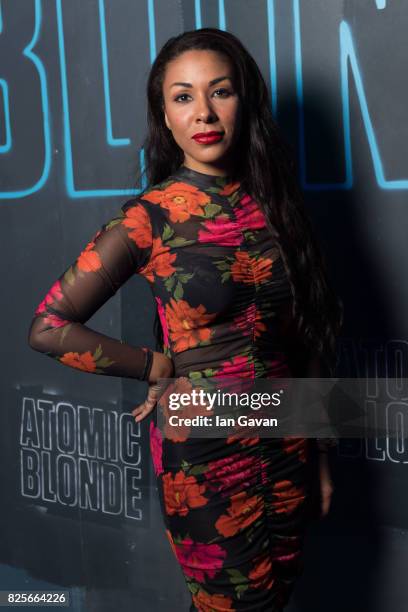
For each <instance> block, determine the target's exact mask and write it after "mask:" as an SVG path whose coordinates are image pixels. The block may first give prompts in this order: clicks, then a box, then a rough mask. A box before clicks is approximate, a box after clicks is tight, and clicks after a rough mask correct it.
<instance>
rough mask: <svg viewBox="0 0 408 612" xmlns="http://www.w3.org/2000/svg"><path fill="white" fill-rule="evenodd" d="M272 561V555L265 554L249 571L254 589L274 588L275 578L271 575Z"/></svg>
mask: <svg viewBox="0 0 408 612" xmlns="http://www.w3.org/2000/svg"><path fill="white" fill-rule="evenodd" d="M271 570H272V561H271V558H270V556H268V555H267V554H266V555H263V556H262V558H259V559H258V560H257V561H256V562H255V567H254V568H253V569H252V570H251V571H250V572H249V574H248V578H249V579H250V581H251V587H252V588H253V589H270V588H272V585H273V583H274V582H275V578H274V577H273V576H271Z"/></svg>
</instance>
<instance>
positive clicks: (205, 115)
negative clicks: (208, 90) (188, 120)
mask: <svg viewBox="0 0 408 612" xmlns="http://www.w3.org/2000/svg"><path fill="white" fill-rule="evenodd" d="M197 117H199V118H200V119H202V120H203V121H209V120H210V119H213V118H216V114H215V112H214V109H213V108H212V106H211V103H209V101H208V100H207V98H206V97H205V96H203V98H202V99H201V100H200V101H199V102H198V109H197Z"/></svg>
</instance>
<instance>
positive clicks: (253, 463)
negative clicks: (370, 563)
mask: <svg viewBox="0 0 408 612" xmlns="http://www.w3.org/2000/svg"><path fill="white" fill-rule="evenodd" d="M147 97H148V136H147V139H146V142H145V151H146V162H147V163H146V167H147V178H148V185H149V187H148V188H147V189H146V190H145V191H144V192H143V193H142V194H140V195H139V196H138V197H135V198H132V199H131V200H129V201H128V202H126V203H125V204H124V205H123V206H122V207H121V209H120V211H119V213H118V214H117V215H116V216H115V217H114V218H113V219H112V220H111V221H110V222H109V223H106V224H104V225H103V226H102V228H101V229H100V230H99V231H98V232H97V233H96V234H95V236H94V237H93V238H92V239H91V241H90V242H89V244H88V245H87V246H86V247H85V249H84V250H83V251H82V253H81V254H80V255H79V257H78V258H77V260H76V261H75V263H73V264H72V265H71V266H70V267H69V268H68V270H67V271H66V272H65V273H64V274H63V275H62V276H61V277H60V278H59V279H58V280H57V281H56V282H55V283H54V284H53V286H52V287H51V289H50V291H49V292H48V293H47V294H46V296H45V297H44V299H43V300H42V302H41V303H40V304H39V306H38V307H37V309H36V311H35V316H34V319H33V322H32V325H31V329H30V334H29V342H30V345H31V346H32V348H34V349H36V350H39V351H42V352H44V353H46V354H48V355H49V356H51V357H53V358H55V359H57V360H59V361H60V362H61V363H63V364H65V365H68V366H71V367H75V368H78V369H80V370H83V371H87V372H93V373H95V374H105V375H108V376H127V377H131V378H137V379H139V380H147V381H148V382H149V389H148V394H147V398H146V401H145V402H144V403H143V404H141V405H140V406H138V407H136V408H135V409H134V411H133V414H134V416H135V419H136V421H137V422H139V421H140V420H142V419H144V418H145V417H146V416H147V415H148V414H149V413H150V412H151V411H152V410H153V409H154V408H155V406H156V404H157V400H158V397H159V395H158V394H159V385H158V384H157V382H158V379H160V378H171V377H177V380H178V381H179V384H180V389H182V390H184V391H189V390H191V388H192V382H193V381H197V380H200V381H202V382H203V383H204V382H205V381H207V382H208V381H212V382H214V381H217V380H218V379H221V377H226V376H233V377H237V378H239V379H246V378H249V379H251V380H253V379H255V378H274V377H290V376H295V375H298V376H307V375H312V376H316V377H317V376H325V375H326V374H327V373H329V374H332V373H333V369H334V360H335V341H336V335H337V334H338V332H339V329H340V326H341V320H342V308H341V304H340V302H339V301H338V300H337V298H336V297H335V295H334V294H333V292H332V290H331V289H330V286H329V282H328V279H327V273H326V267H325V264H324V261H323V259H322V255H321V253H320V251H319V248H318V246H317V244H316V241H315V239H314V237H313V233H312V230H311V225H310V222H309V220H308V218H307V215H306V212H305V209H304V206H303V203H302V199H301V192H300V189H299V187H298V185H297V182H296V169H295V167H294V164H293V161H292V160H291V157H290V155H289V154H288V152H287V150H286V148H285V146H284V143H283V140H282V137H281V136H280V135H279V132H278V129H277V126H276V125H275V123H274V121H273V118H272V115H271V111H270V101H269V97H268V92H267V88H266V85H265V82H264V80H263V77H262V75H261V73H260V71H259V68H258V67H257V65H256V63H255V61H254V60H253V58H252V57H251V55H250V54H249V53H248V51H247V50H246V49H245V48H244V47H243V45H242V43H241V42H240V41H239V40H238V39H237V38H236V37H235V36H233V35H232V34H230V33H228V32H224V31H221V30H218V29H213V28H205V29H201V30H197V31H191V32H185V33H183V34H181V35H180V36H177V37H174V38H171V39H170V40H169V41H168V42H167V43H166V44H165V45H164V47H163V48H162V49H161V51H160V53H159V55H158V56H157V58H156V60H155V62H154V64H153V66H152V68H151V72H150V75H149V79H148V86H147ZM134 273H138V274H141V275H143V276H144V277H145V278H146V279H147V281H148V282H149V283H150V286H151V289H152V292H153V295H154V297H155V301H156V304H157V313H156V317H157V318H156V321H157V322H160V325H159V330H158V332H157V334H158V342H159V348H161V350H160V351H152V350H150V348H148V347H143V346H140V347H131V346H129V345H126V344H124V343H121V342H120V341H118V340H115V339H113V338H109V337H107V336H105V335H102V334H99V333H97V332H95V331H93V330H91V329H89V328H88V327H86V326H85V325H84V323H85V322H86V321H87V320H88V319H89V317H90V316H91V315H92V314H93V313H94V312H95V311H96V310H97V309H98V308H100V307H101V306H102V304H103V303H104V302H106V300H107V299H109V297H111V296H112V295H113V294H114V293H115V292H116V291H117V290H118V289H119V288H120V287H121V286H122V285H123V284H124V283H125V282H126V280H127V279H128V278H129V277H130V276H131V275H132V274H134ZM187 438H188V436H187V435H185V432H183V431H182V430H181V431H180V432H179V433H178V435H176V436H171V435H170V436H164V435H163V433H162V432H161V431H160V430H159V428H158V427H156V425H155V424H154V423H153V422H151V424H150V444H151V452H152V457H153V463H154V468H155V473H156V476H157V484H158V490H159V496H160V503H161V508H162V512H163V517H164V521H165V525H166V534H167V536H168V538H169V542H170V544H171V547H172V549H173V552H174V554H175V557H176V558H177V560H178V562H179V563H180V566H181V569H182V571H183V574H184V577H185V580H186V582H187V585H188V588H189V590H190V592H191V595H192V600H193V603H192V607H191V610H201V611H210V610H211V611H213V610H257V611H258V612H260V611H262V610H282V609H283V607H284V605H285V604H286V603H287V601H288V598H289V595H290V593H291V590H292V588H293V584H294V580H295V578H296V577H297V576H298V574H299V572H300V570H301V564H302V546H303V539H304V533H305V529H306V526H307V524H308V518H310V500H311V498H312V488H311V486H310V481H309V477H308V474H309V471H308V465H309V463H310V461H311V457H312V444H311V440H308V439H304V438H292V437H288V438H275V439H270V438H269V439H262V438H259V437H253V438H241V439H239V438H237V437H236V436H235V437H234V436H233V435H231V436H229V437H228V438H225V437H224V438H222V439H212V438H208V439H205V440H204V439H194V438H191V439H187ZM326 442H327V441H326ZM318 448H319V450H320V451H321V453H320V459H319V465H320V493H321V503H322V514H323V515H325V514H326V513H327V511H328V508H329V504H330V496H331V492H332V485H331V482H330V474H329V468H328V461H327V443H325V441H324V440H320V441H319V443H318Z"/></svg>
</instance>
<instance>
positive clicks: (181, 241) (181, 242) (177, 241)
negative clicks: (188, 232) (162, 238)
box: [166, 236, 196, 247]
mask: <svg viewBox="0 0 408 612" xmlns="http://www.w3.org/2000/svg"><path fill="white" fill-rule="evenodd" d="M195 242H196V241H195V240H187V238H183V236H178V237H177V238H174V240H167V242H166V245H167V246H172V247H181V246H188V245H189V244H194V243H195Z"/></svg>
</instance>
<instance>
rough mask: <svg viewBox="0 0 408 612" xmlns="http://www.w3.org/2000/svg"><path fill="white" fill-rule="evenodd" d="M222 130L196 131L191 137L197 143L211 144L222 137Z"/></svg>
mask: <svg viewBox="0 0 408 612" xmlns="http://www.w3.org/2000/svg"><path fill="white" fill-rule="evenodd" d="M223 135H224V132H197V134H194V136H193V138H194V140H195V141H196V142H198V143H199V144H212V143H214V142H218V141H219V140H221V138H222V137H223Z"/></svg>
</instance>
